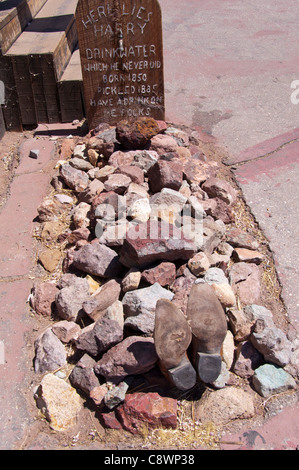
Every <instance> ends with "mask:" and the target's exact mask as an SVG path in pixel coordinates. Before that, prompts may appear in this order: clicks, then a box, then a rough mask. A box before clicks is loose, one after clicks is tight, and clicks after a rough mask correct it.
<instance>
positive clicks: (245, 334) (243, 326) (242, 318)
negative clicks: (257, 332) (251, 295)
mask: <svg viewBox="0 0 299 470" xmlns="http://www.w3.org/2000/svg"><path fill="white" fill-rule="evenodd" d="M226 314H227V317H228V320H229V326H230V328H231V330H232V332H233V334H234V338H235V341H237V342H241V341H245V340H246V339H248V338H249V336H250V335H251V332H252V327H253V325H254V323H255V321H250V320H249V319H248V317H247V316H246V315H245V313H244V311H243V310H238V309H237V308H229V310H227V312H226Z"/></svg>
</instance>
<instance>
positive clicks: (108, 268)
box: [72, 243, 121, 278]
mask: <svg viewBox="0 0 299 470" xmlns="http://www.w3.org/2000/svg"><path fill="white" fill-rule="evenodd" d="M72 264H73V266H74V267H75V268H77V269H79V270H80V271H83V272H86V273H88V274H91V275H92V276H98V277H104V278H114V277H117V275H118V274H119V273H120V270H121V265H120V263H119V257H118V255H117V254H116V252H115V251H113V250H112V249H111V248H108V247H107V246H105V245H101V244H98V243H93V244H88V245H85V246H83V247H82V248H80V250H78V251H76V252H75V253H74V258H73V263H72Z"/></svg>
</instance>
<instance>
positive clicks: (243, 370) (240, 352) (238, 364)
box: [233, 341, 263, 378]
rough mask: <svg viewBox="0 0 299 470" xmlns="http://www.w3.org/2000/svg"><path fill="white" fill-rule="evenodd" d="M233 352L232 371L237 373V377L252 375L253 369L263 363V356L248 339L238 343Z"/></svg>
mask: <svg viewBox="0 0 299 470" xmlns="http://www.w3.org/2000/svg"><path fill="white" fill-rule="evenodd" d="M235 354H236V357H235V362H234V366H233V371H234V373H235V374H237V375H239V377H243V378H249V377H252V376H253V374H254V371H255V369H257V368H258V367H259V366H260V365H261V364H262V363H263V356H262V355H261V354H260V353H259V352H258V351H257V350H256V349H255V347H254V346H253V345H252V344H251V342H250V341H245V342H244V343H241V344H239V346H238V348H237V350H236V353H235Z"/></svg>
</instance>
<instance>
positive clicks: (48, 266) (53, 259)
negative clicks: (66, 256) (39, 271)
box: [38, 248, 61, 273]
mask: <svg viewBox="0 0 299 470" xmlns="http://www.w3.org/2000/svg"><path fill="white" fill-rule="evenodd" d="M60 259H61V251H60V250H58V249H51V248H48V249H46V250H44V251H42V252H41V253H40V254H39V257H38V260H39V262H40V263H41V264H42V265H43V267H44V268H45V270H46V271H48V272H49V273H53V272H54V271H55V270H56V268H57V266H58V264H59V262H60Z"/></svg>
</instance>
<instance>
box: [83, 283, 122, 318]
mask: <svg viewBox="0 0 299 470" xmlns="http://www.w3.org/2000/svg"><path fill="white" fill-rule="evenodd" d="M120 291H121V287H120V284H119V283H118V282H117V281H115V280H114V279H111V280H110V281H108V282H106V284H104V285H103V286H101V287H100V288H99V289H98V290H97V291H96V292H95V293H94V294H93V295H92V296H91V297H90V298H89V299H88V300H86V301H85V302H84V303H83V310H84V312H85V313H86V314H87V315H88V316H89V318H91V319H92V320H93V321H97V320H98V319H99V318H101V317H102V316H103V315H104V314H105V312H106V310H107V308H108V307H110V305H112V304H113V303H114V302H116V301H117V300H118V298H119V295H120Z"/></svg>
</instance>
